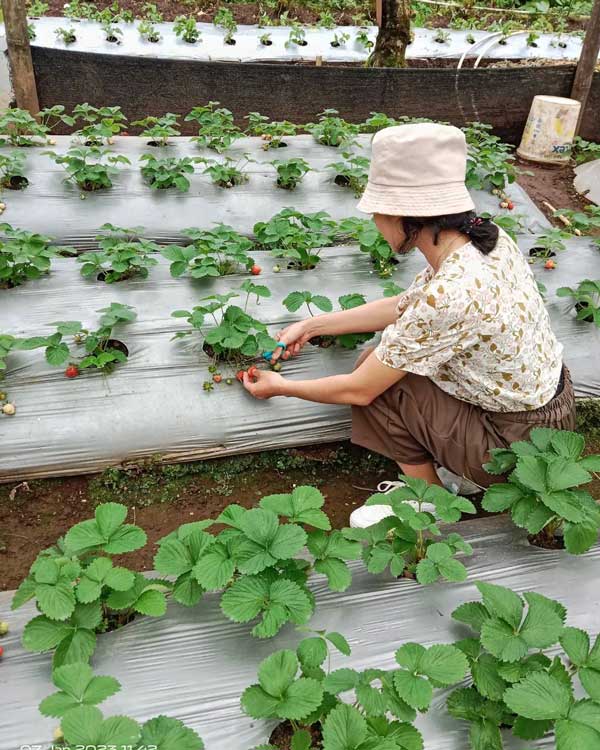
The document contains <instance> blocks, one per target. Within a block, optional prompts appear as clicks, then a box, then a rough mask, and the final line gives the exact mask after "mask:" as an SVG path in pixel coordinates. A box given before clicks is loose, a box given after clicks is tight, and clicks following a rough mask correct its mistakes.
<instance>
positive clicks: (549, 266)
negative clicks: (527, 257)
mask: <svg viewBox="0 0 600 750" xmlns="http://www.w3.org/2000/svg"><path fill="white" fill-rule="evenodd" d="M544 268H547V269H548V271H552V269H554V268H556V263H555V262H554V261H553V260H547V261H546V262H545V263H544Z"/></svg>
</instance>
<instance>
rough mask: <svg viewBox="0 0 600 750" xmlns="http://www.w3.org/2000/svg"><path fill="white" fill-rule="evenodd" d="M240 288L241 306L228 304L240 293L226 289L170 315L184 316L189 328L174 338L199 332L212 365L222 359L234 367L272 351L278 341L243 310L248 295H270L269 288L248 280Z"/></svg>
mask: <svg viewBox="0 0 600 750" xmlns="http://www.w3.org/2000/svg"><path fill="white" fill-rule="evenodd" d="M239 291H242V292H246V302H245V305H244V309H242V308H241V307H238V306H237V305H228V302H229V301H230V300H231V299H233V298H234V297H238V296H239V294H238V292H228V293H227V294H214V295H211V296H209V297H204V298H203V299H202V300H201V302H203V303H204V304H201V305H197V306H196V307H194V308H192V310H191V311H188V310H175V311H174V312H173V313H171V315H172V316H173V317H174V318H185V319H186V320H187V322H188V324H189V325H190V328H189V329H188V330H184V331H178V332H177V333H176V334H175V336H174V337H173V338H175V339H178V338H182V337H186V336H190V335H191V334H192V333H194V332H195V331H198V332H199V333H200V335H201V336H202V340H203V346H202V348H203V350H204V352H205V353H206V354H208V356H209V357H211V359H212V360H213V364H216V363H217V362H223V363H226V364H228V365H229V366H230V367H231V368H232V369H234V370H238V369H239V368H240V366H244V365H246V364H247V363H250V362H251V361H252V359H254V358H255V357H256V356H257V355H258V354H259V352H261V351H267V350H273V348H274V347H275V345H276V343H277V342H276V341H275V340H274V339H273V338H271V336H269V334H268V332H267V326H266V325H265V324H264V323H261V322H260V321H259V320H256V319H255V318H253V317H252V316H251V315H249V314H248V313H247V312H246V309H247V306H248V301H249V299H250V296H251V295H256V298H257V300H258V298H259V297H270V296H271V292H270V290H269V289H268V288H267V287H266V286H262V285H257V284H254V283H253V282H251V281H250V280H248V281H246V282H245V283H244V284H243V285H242V286H241V288H240V290H239ZM211 323H212V324H214V327H213V328H208V327H207V324H208V325H210V324H211ZM205 328H206V330H205Z"/></svg>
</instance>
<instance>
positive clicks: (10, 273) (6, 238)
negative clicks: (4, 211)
mask: <svg viewBox="0 0 600 750" xmlns="http://www.w3.org/2000/svg"><path fill="white" fill-rule="evenodd" d="M0 232H1V233H2V238H1V239H0V288H2V287H4V288H8V289H12V288H13V287H16V286H18V285H19V284H23V283H24V282H25V281H33V280H35V279H39V278H41V277H42V276H44V275H45V274H47V273H48V272H49V271H50V264H51V260H52V258H56V257H58V256H59V255H63V254H68V255H73V254H74V253H75V251H74V250H73V249H72V248H68V247H61V246H59V245H51V244H50V243H51V242H52V238H51V237H47V236H46V235H44V234H37V233H36V232H28V231H27V230H25V229H17V228H16V227H12V226H11V225H10V224H6V223H4V224H0ZM2 341H3V339H2V337H0V342H2ZM2 350H3V347H2V343H0V362H1V360H2ZM0 369H1V368H0Z"/></svg>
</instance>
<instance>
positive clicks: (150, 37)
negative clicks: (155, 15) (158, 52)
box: [137, 19, 162, 44]
mask: <svg viewBox="0 0 600 750" xmlns="http://www.w3.org/2000/svg"><path fill="white" fill-rule="evenodd" d="M137 28H138V32H139V35H140V36H141V37H142V39H145V40H146V41H147V42H151V43H152V44H156V43H158V42H160V40H161V39H162V37H161V35H160V31H159V30H158V29H157V28H156V26H155V25H154V24H153V23H152V21H150V20H148V19H145V20H144V21H140V23H139V24H138V27H137Z"/></svg>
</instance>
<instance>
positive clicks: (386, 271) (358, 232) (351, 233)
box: [340, 217, 395, 278]
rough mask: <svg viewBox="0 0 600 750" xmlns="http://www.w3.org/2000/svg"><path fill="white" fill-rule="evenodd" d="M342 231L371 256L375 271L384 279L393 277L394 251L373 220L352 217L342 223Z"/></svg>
mask: <svg viewBox="0 0 600 750" xmlns="http://www.w3.org/2000/svg"><path fill="white" fill-rule="evenodd" d="M340 231H342V232H343V233H344V234H345V235H346V236H347V237H348V238H349V239H352V240H355V241H356V242H358V247H359V249H360V251H361V252H363V253H367V254H368V255H370V256H371V262H372V263H373V265H374V267H375V270H376V271H377V273H378V274H379V276H381V277H382V278H385V277H388V276H391V275H392V272H393V270H394V263H395V257H394V251H393V250H392V248H391V247H390V246H389V244H388V242H387V241H386V240H385V239H384V238H383V235H382V234H381V233H380V231H379V230H378V229H377V227H376V226H375V222H374V221H373V220H372V219H357V218H355V217H351V218H349V219H343V220H342V221H341V222H340Z"/></svg>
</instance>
